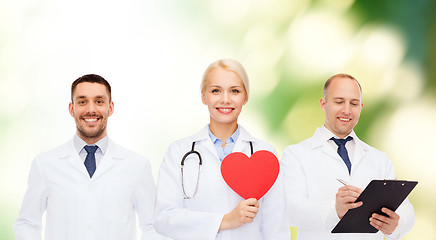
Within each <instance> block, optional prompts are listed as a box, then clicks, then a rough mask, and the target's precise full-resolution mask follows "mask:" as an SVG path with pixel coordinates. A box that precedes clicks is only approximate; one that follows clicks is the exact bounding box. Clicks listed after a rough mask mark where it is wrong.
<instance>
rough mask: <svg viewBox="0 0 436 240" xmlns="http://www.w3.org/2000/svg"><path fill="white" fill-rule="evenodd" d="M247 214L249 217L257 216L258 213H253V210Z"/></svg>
mask: <svg viewBox="0 0 436 240" xmlns="http://www.w3.org/2000/svg"><path fill="white" fill-rule="evenodd" d="M246 214H247V215H246V217H248V218H252V219H253V218H254V217H256V213H253V212H247V213H246Z"/></svg>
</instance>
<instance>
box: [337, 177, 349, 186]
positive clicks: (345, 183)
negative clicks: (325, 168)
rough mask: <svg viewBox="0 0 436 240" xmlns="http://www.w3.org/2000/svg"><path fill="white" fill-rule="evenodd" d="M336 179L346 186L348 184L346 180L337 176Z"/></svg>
mask: <svg viewBox="0 0 436 240" xmlns="http://www.w3.org/2000/svg"><path fill="white" fill-rule="evenodd" d="M336 180H338V181H339V182H340V183H342V184H344V186H347V185H348V183H347V182H345V181H344V180H342V179H340V178H337V179H336Z"/></svg>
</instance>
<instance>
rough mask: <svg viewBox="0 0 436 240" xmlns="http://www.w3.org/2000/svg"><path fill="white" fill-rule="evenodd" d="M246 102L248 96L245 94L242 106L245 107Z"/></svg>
mask: <svg viewBox="0 0 436 240" xmlns="http://www.w3.org/2000/svg"><path fill="white" fill-rule="evenodd" d="M247 102H248V95H247V94H245V100H244V104H242V105H245V104H246V103H247Z"/></svg>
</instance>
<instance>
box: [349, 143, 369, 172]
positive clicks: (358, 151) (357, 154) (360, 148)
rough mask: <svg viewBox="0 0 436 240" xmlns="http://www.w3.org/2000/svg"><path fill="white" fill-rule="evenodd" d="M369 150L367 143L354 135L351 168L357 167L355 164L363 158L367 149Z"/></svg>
mask: <svg viewBox="0 0 436 240" xmlns="http://www.w3.org/2000/svg"><path fill="white" fill-rule="evenodd" d="M368 150H369V147H368V145H366V144H365V143H364V142H362V141H361V140H360V139H359V138H357V136H356V137H355V145H354V156H353V164H352V166H351V167H352V168H354V167H357V165H358V164H359V163H360V162H361V161H362V159H363V158H365V155H366V153H367V151H368Z"/></svg>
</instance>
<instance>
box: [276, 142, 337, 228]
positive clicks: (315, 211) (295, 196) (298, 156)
mask: <svg viewBox="0 0 436 240" xmlns="http://www.w3.org/2000/svg"><path fill="white" fill-rule="evenodd" d="M305 158H307V156H306V155H305V154H304V152H303V151H302V150H301V149H297V148H296V147H295V145H294V146H289V147H287V148H286V149H285V151H284V152H283V157H282V171H283V176H284V185H285V193H286V202H287V206H288V209H287V212H286V215H287V216H289V220H290V225H291V226H295V227H298V228H302V229H310V230H311V231H327V230H329V229H328V226H327V225H328V223H327V222H328V221H327V219H328V218H330V217H329V216H330V215H331V216H333V217H336V218H337V221H339V218H338V217H337V214H336V211H335V204H334V196H332V200H331V201H329V200H313V199H309V197H308V189H307V185H308V181H307V179H306V175H305V172H304V168H303V165H302V163H301V161H303V160H308V159H305Z"/></svg>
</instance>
